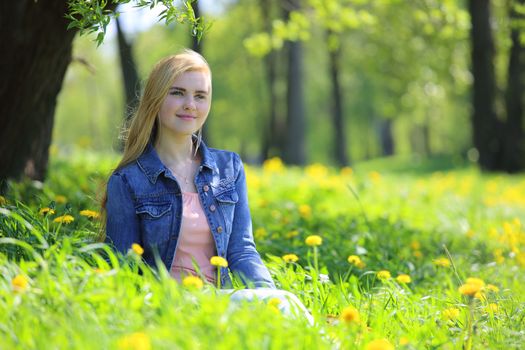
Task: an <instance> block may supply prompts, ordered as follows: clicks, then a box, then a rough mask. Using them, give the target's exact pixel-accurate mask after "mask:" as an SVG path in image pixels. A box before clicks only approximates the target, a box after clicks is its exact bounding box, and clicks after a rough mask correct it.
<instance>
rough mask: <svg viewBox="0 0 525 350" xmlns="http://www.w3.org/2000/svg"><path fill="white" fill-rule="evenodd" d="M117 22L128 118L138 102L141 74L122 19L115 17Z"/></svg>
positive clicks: (126, 116) (126, 117)
mask: <svg viewBox="0 0 525 350" xmlns="http://www.w3.org/2000/svg"><path fill="white" fill-rule="evenodd" d="M115 20H116V24H117V41H118V52H119V57H120V68H121V70H122V78H123V80H124V90H125V93H126V108H125V112H124V114H125V115H124V118H125V119H126V120H127V119H129V118H130V117H131V116H132V113H133V110H134V109H135V107H136V104H137V102H138V96H137V95H138V92H139V89H140V82H139V74H138V72H137V65H136V64H135V60H134V59H133V48H132V45H131V44H130V43H129V42H128V41H127V40H126V36H125V35H124V32H123V31H122V27H121V26H120V21H119V19H118V17H117V18H115Z"/></svg>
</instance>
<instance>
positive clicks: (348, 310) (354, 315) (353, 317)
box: [339, 306, 361, 323]
mask: <svg viewBox="0 0 525 350" xmlns="http://www.w3.org/2000/svg"><path fill="white" fill-rule="evenodd" d="M339 319H340V320H341V321H343V322H345V323H359V322H361V317H360V315H359V311H358V310H357V309H356V308H355V307H352V306H347V307H345V308H344V309H343V310H342V311H341V315H339Z"/></svg>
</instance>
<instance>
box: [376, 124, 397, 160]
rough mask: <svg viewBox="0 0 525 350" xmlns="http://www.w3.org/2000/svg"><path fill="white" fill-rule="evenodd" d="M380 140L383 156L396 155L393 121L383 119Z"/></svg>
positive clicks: (380, 127)
mask: <svg viewBox="0 0 525 350" xmlns="http://www.w3.org/2000/svg"><path fill="white" fill-rule="evenodd" d="M379 139H380V141H381V155H382V156H392V155H394V136H393V134H392V119H391V118H388V119H381V120H380V121H379Z"/></svg>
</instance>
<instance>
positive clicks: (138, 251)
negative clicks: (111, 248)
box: [131, 243, 144, 255]
mask: <svg viewBox="0 0 525 350" xmlns="http://www.w3.org/2000/svg"><path fill="white" fill-rule="evenodd" d="M131 250H132V251H133V252H134V253H135V254H137V255H142V254H144V248H142V247H141V246H140V244H138V243H133V244H132V245H131Z"/></svg>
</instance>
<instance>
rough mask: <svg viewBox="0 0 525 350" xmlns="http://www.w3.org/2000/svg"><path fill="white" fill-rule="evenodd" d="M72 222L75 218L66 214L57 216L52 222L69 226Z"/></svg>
mask: <svg viewBox="0 0 525 350" xmlns="http://www.w3.org/2000/svg"><path fill="white" fill-rule="evenodd" d="M73 221H75V218H74V217H72V216H71V215H69V214H66V215H62V216H57V217H56V218H55V219H54V220H53V222H57V223H59V224H70V223H72V222H73Z"/></svg>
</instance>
